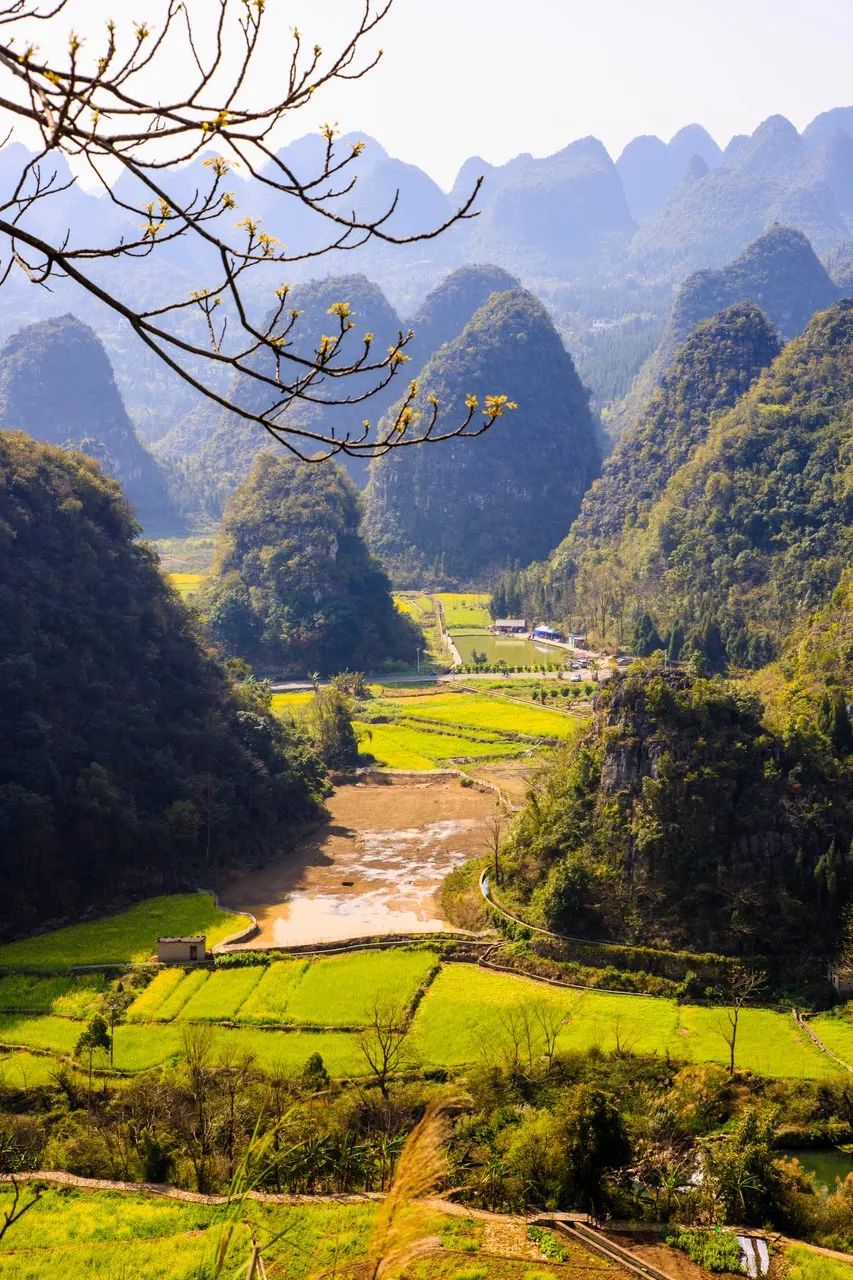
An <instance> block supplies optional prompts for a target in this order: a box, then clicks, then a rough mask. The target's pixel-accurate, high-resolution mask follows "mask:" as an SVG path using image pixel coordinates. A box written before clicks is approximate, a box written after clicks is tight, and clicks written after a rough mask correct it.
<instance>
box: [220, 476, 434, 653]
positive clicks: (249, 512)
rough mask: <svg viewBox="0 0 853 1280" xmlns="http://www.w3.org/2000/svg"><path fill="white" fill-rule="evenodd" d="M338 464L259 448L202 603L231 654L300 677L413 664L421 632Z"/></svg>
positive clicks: (232, 505)
mask: <svg viewBox="0 0 853 1280" xmlns="http://www.w3.org/2000/svg"><path fill="white" fill-rule="evenodd" d="M359 519H360V511H359V504H358V495H357V493H356V490H355V487H354V485H353V483H352V481H351V480H350V479H349V477H348V476H347V474H346V472H345V471H344V470H343V468H342V467H340V466H338V465H336V464H335V463H325V464H324V465H322V466H312V465H311V464H308V463H304V462H300V461H298V460H297V459H295V458H293V457H291V456H290V455H288V454H286V453H284V452H282V453H280V454H272V453H262V454H260V455H259V457H258V458H257V460H256V461H255V463H254V465H253V467H252V469H251V471H250V473H249V475H248V477H247V479H246V480H245V481H244V483H243V484H242V485H241V487H240V488H239V489H238V491H237V492H236V493H235V495H234V497H233V498H232V499H231V501H230V502H229V504H228V506H227V508H226V511H225V515H224V517H223V521H222V525H221V528H220V533H219V538H218V542H217V546H216V553H215V558H214V563H213V569H212V572H211V575H210V577H209V579H208V581H207V584H206V586H205V590H204V596H203V600H202V606H203V609H204V612H205V615H206V617H207V619H208V625H209V628H210V633H211V635H212V636H213V638H214V640H215V641H216V642H217V644H219V645H221V646H222V648H223V649H224V650H225V651H226V652H227V653H230V654H234V655H237V656H239V657H241V658H244V659H247V660H249V661H252V662H258V663H260V664H262V665H263V666H266V667H273V668H276V669H278V670H284V671H288V672H295V673H297V674H299V675H302V676H304V675H305V674H306V673H307V672H309V671H314V670H315V669H316V670H318V671H319V672H321V674H329V673H334V672H336V671H341V670H343V669H344V668H349V669H351V670H367V669H370V670H376V669H377V668H378V667H379V666H381V665H382V663H383V662H386V661H389V660H394V659H398V660H402V661H404V662H406V663H407V664H411V663H412V661H413V660H414V658H415V652H416V649H417V648H418V646H419V645H422V644H423V641H422V639H421V634H420V631H419V630H418V629H417V628H416V626H415V625H414V624H413V623H412V622H411V621H410V620H409V619H408V618H406V617H405V616H404V615H403V614H402V613H400V612H399V610H397V609H396V608H395V607H394V602H393V600H392V598H391V593H390V588H389V584H388V579H387V578H386V576H385V574H384V572H383V570H382V568H381V567H380V565H379V564H378V562H377V561H376V560H375V559H374V558H373V557H372V556H371V555H370V553H369V552H368V550H367V548H366V547H365V544H364V542H363V540H362V538H361V535H360V533H359Z"/></svg>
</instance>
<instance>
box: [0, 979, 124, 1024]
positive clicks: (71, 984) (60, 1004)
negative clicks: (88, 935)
mask: <svg viewBox="0 0 853 1280" xmlns="http://www.w3.org/2000/svg"><path fill="white" fill-rule="evenodd" d="M106 987H107V983H106V979H105V978H104V977H103V975H102V974H97V973H95V974H89V975H87V976H86V977H85V978H70V977H55V978H39V977H36V976H35V975H34V974H8V975H7V976H6V977H2V978H0V1012H12V1011H18V1010H20V1011H22V1012H33V1013H56V1014H59V1015H61V1016H63V1017H66V1018H82V1017H85V1016H86V1014H87V1013H89V1012H90V1011H91V1010H92V1009H93V1008H94V1006H95V1005H96V1004H97V1002H98V999H99V998H100V996H101V995H102V994H103V992H104V991H105V990H106Z"/></svg>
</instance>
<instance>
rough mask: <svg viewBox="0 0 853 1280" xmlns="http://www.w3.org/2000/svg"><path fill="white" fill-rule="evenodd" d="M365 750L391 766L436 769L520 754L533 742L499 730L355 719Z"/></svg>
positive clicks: (363, 749) (355, 725)
mask: <svg viewBox="0 0 853 1280" xmlns="http://www.w3.org/2000/svg"><path fill="white" fill-rule="evenodd" d="M354 727H355V730H356V732H357V734H358V735H359V744H360V747H361V751H362V752H363V753H365V754H370V755H371V756H373V758H374V760H376V762H377V763H378V764H381V765H385V766H386V767H387V768H390V769H436V768H440V767H441V766H442V765H448V764H451V763H453V762H456V761H459V762H461V761H465V760H478V759H489V760H499V759H502V758H506V757H513V756H520V755H523V754H524V753H525V752H526V751H528V750H529V744H525V743H519V742H511V741H507V740H506V739H505V738H501V737H499V736H498V735H497V734H491V735H490V736H488V737H484V736H482V735H477V737H473V736H471V737H468V736H464V735H462V734H461V733H452V732H447V731H446V730H445V731H440V730H439V731H437V730H436V729H434V728H430V727H429V726H428V725H427V724H426V723H424V724H423V725H418V724H416V723H408V722H403V721H401V722H399V723H396V724H373V723H368V722H366V721H361V720H358V721H354Z"/></svg>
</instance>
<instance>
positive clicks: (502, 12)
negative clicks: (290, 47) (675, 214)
mask: <svg viewBox="0 0 853 1280" xmlns="http://www.w3.org/2000/svg"><path fill="white" fill-rule="evenodd" d="M296 7H298V8H300V9H301V10H302V14H303V17H302V22H303V26H304V30H305V33H306V35H308V34H309V33H310V32H311V31H312V29H313V28H314V27H316V11H317V9H319V8H320V7H321V6H319V5H317V4H316V0H314V2H313V3H305V4H303V5H297V6H296ZM272 8H273V10H274V12H275V17H276V21H277V22H284V21H286V15H287V13H288V12H292V11H293V9H294V5H293V4H292V3H280V2H279V3H278V4H276V3H275V0H272ZM322 8H323V9H324V10H325V11H326V13H327V14H329V15H330V16H331V19H332V21H333V22H334V23H336V24H340V25H339V28H338V29H339V30H341V29H343V27H344V26H345V24H346V15H347V13H352V12H353V11H354V10H355V9H357V8H358V2H357V0H324V4H323V6H322ZM312 10H313V11H314V15H315V16H314V18H313V19H312V16H311V11H312ZM323 25H324V27H325V23H324V24H323ZM327 38H328V31H327V30H324V31H323V32H322V33H321V40H322V41H324V40H326V39H327ZM381 43H382V45H383V47H384V49H385V57H384V59H383V63H382V64H381V65H380V67H378V68H377V69H376V70H375V71H374V72H373V73H372V74H371V76H370V78H369V79H368V80H365V81H364V82H361V83H359V84H357V85H349V86H347V87H346V88H344V89H341V90H340V91H338V90H336V91H334V92H333V93H330V94H329V95H327V96H326V97H325V98H324V99H323V100H322V102H320V103H318V113H319V115H321V116H323V117H324V118H325V116H326V115H331V116H332V117H333V118H335V119H339V120H340V121H341V124H342V125H344V126H345V127H348V128H349V127H357V128H362V129H365V130H367V131H369V132H371V133H373V134H374V135H375V136H376V137H378V138H379V140H380V141H382V142H383V143H384V144H385V145H386V146H387V147H388V149H389V150H391V151H392V152H393V153H394V154H396V155H399V156H401V157H402V158H404V159H409V160H413V161H415V162H417V163H418V164H420V165H422V166H423V167H424V168H425V169H427V170H428V171H429V172H430V173H432V174H433V176H434V177H436V178H437V179H438V180H439V181H441V182H442V184H443V185H448V184H449V183H450V182H451V181H452V179H453V176H454V174H455V172H456V170H457V168H458V166H459V164H460V163H461V161H462V160H464V159H465V157H466V156H468V155H471V154H477V153H478V154H480V155H482V156H483V157H484V158H485V159H487V160H490V161H493V162H495V161H502V160H506V159H508V158H509V157H510V156H512V155H516V154H517V153H518V152H520V151H532V152H534V154H539V155H542V154H547V153H548V152H551V151H555V150H557V149H558V148H560V147H561V146H563V145H565V143H566V142H568V141H570V140H571V139H573V138H577V137H582V136H584V135H585V134H589V133H592V134H595V135H596V136H598V137H600V138H601V139H602V141H603V142H604V143H605V144H606V145H607V147H608V149H610V150H611V152H612V153H614V155H616V154H618V152H619V151H620V150H621V148H622V147H623V146H624V144H625V142H627V141H628V140H629V139H630V138H632V137H634V136H635V135H636V134H639V133H658V134H660V135H661V136H663V137H664V138H668V137H670V136H671V135H672V133H674V132H675V131H676V130H677V129H678V128H679V127H680V126H681V125H683V124H686V123H689V122H691V121H694V120H695V121H698V122H699V123H701V124H704V125H705V126H706V128H707V129H708V130H709V131H710V133H711V134H712V135H713V136H714V137H715V138H717V140H718V141H719V142H720V143H722V144H725V142H727V141H728V139H729V138H730V137H731V135H732V134H733V133H739V132H749V131H751V130H752V129H754V128H755V126H756V125H757V124H759V123H760V121H761V120H763V119H765V118H766V117H767V116H768V115H772V114H774V113H776V112H779V113H781V114H783V115H787V116H788V117H789V118H790V119H791V120H793V122H794V124H795V125H797V127H798V128H802V127H803V126H804V125H805V124H807V123H808V121H809V120H810V119H811V118H812V117H813V116H815V115H816V114H817V113H818V112H819V111H822V110H825V109H826V108H828V107H832V106H840V105H847V104H849V103H853V0H809V3H804V0H522V2H521V3H518V2H517V0H512V2H510V0H395V3H394V6H393V8H392V11H391V14H390V15H389V16H388V18H387V19H386V20H385V23H384V25H383V30H382V35H381Z"/></svg>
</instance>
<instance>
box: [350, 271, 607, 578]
mask: <svg viewBox="0 0 853 1280" xmlns="http://www.w3.org/2000/svg"><path fill="white" fill-rule="evenodd" d="M419 384H420V386H421V388H422V392H423V395H424V396H430V395H434V396H436V397H437V398H438V400H439V402H440V404H441V406H442V411H443V412H445V413H447V414H448V415H449V416H450V417H451V418H453V417H456V418H457V419H459V418H461V417H462V416H464V413H465V403H466V399H467V397H468V396H469V395H470V394H471V393H472V392H473V391H474V390H475V389H477V388H482V389H484V390H486V391H490V390H492V389H494V390H495V391H500V393H501V394H504V395H506V396H508V397H509V399H510V401H512V402H515V403H517V405H518V408H517V409H513V410H511V411H508V412H507V413H506V414H505V415H504V416H503V417H501V418H499V419H498V421H497V422H496V423H495V424H494V426H493V427H491V428H490V430H489V431H488V432H487V433H486V434H485V435H484V436H482V437H479V438H477V439H468V440H465V439H459V440H453V441H450V442H448V443H446V444H443V445H441V446H440V447H439V448H435V447H432V446H429V445H427V446H418V447H416V448H414V449H402V450H398V451H397V452H394V453H390V454H387V455H386V456H385V457H383V458H380V459H378V460H377V461H376V462H375V463H374V464H373V466H372V469H371V479H370V485H369V488H368V492H367V503H368V508H367V509H368V516H367V530H368V534H369V537H370V540H371V543H372V545H373V547H374V548H375V549H376V551H377V553H378V554H380V555H381V556H382V557H383V559H384V560H385V561H386V562H387V564H388V565H389V566H390V568H391V570H392V573H393V575H394V576H396V577H397V578H399V579H400V580H415V579H417V578H419V577H421V578H422V577H423V576H426V577H427V578H428V579H430V580H435V581H448V582H453V581H458V582H484V581H486V580H487V579H488V578H489V576H490V575H492V574H493V573H494V572H495V571H498V572H499V571H500V570H501V569H503V568H504V567H505V566H506V565H508V564H512V563H513V562H514V561H521V562H528V561H530V560H532V559H534V558H536V557H541V556H543V555H545V554H547V552H548V551H549V550H551V548H552V547H553V546H555V545H556V543H557V542H558V541H559V539H560V537H561V536H562V534H563V533H564V532H565V530H566V529H567V528H568V526H569V525H570V524H571V521H572V519H573V518H574V516H575V515H576V513H577V511H578V508H579V506H580V501H581V498H582V496H583V494H584V492H585V490H586V488H587V486H588V485H589V483H590V481H591V480H592V479H593V477H594V476H595V475H596V474H597V471H598V466H599V456H598V449H597V445H596V442H595V427H594V422H593V419H592V415H591V413H590V410H589V400H588V393H587V392H586V390H585V389H584V387H583V386H582V384H581V382H580V380H579V378H578V376H577V373H576V372H575V368H574V365H573V363H572V359H571V357H570V356H569V355H568V354H567V352H566V350H565V348H564V347H563V344H562V342H561V341H560V337H559V335H558V334H557V332H556V330H555V329H554V326H553V324H552V322H551V320H550V317H549V316H548V313H547V312H546V311H545V309H544V307H543V306H542V304H541V303H540V302H538V301H537V300H536V299H535V298H534V297H533V296H532V295H531V294H530V293H527V292H526V291H525V290H521V289H518V290H511V291H509V292H506V293H500V294H494V295H493V296H492V297H491V298H490V299H489V301H488V302H487V303H486V305H485V306H483V307H481V308H480V310H479V311H478V312H477V313H476V315H475V316H474V318H473V319H472V320H471V322H470V324H468V325H467V326H466V328H465V330H464V331H463V333H462V334H461V335H460V336H459V337H458V338H457V339H455V340H454V341H453V342H451V343H449V344H447V345H446V346H444V347H442V348H441V350H440V351H439V352H438V353H437V355H436V356H435V357H434V358H433V359H432V360H431V361H430V362H429V364H428V365H427V366H426V368H425V369H424V370H423V371H422V373H421V375H420V378H419Z"/></svg>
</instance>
